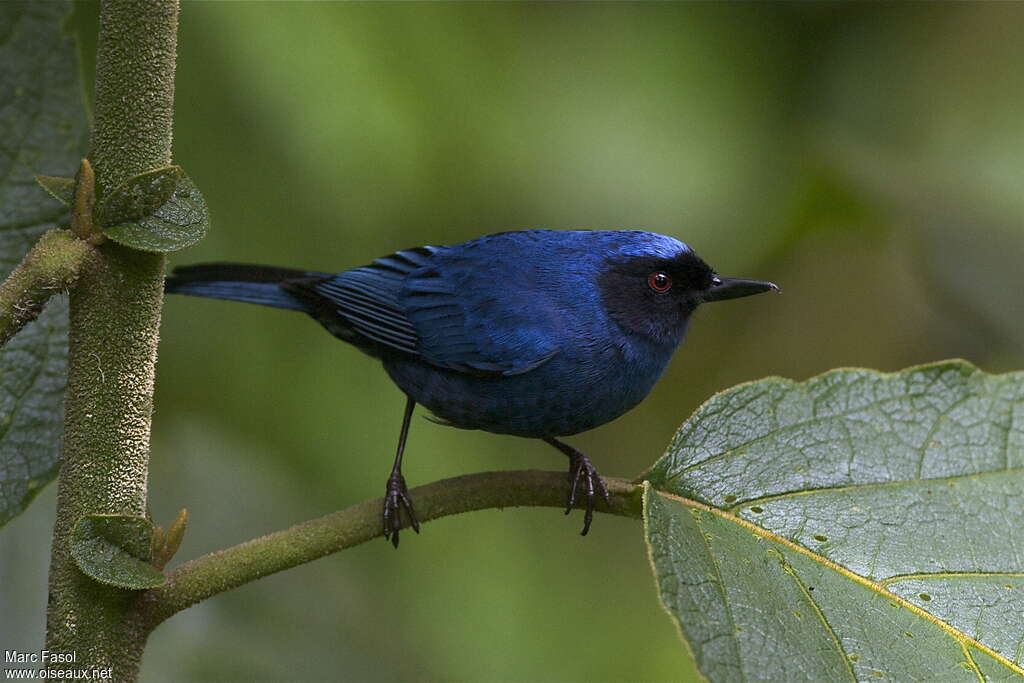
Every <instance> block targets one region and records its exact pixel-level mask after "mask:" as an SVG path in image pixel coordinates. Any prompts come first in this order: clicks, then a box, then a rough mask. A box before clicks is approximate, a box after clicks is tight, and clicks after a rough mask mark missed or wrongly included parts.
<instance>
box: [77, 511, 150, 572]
mask: <svg viewBox="0 0 1024 683" xmlns="http://www.w3.org/2000/svg"><path fill="white" fill-rule="evenodd" d="M152 538H153V525H152V524H151V523H150V521H149V520H148V519H146V518H145V517H133V516H131V515H85V516H83V517H82V518H81V519H79V520H78V522H77V523H76V524H75V528H74V531H73V532H72V537H71V556H72V557H73V558H74V560H75V564H77V565H78V568H79V569H81V570H82V571H83V572H84V573H85V574H86V575H87V576H89V577H90V578H92V579H94V580H96V581H99V582H100V583H105V584H108V585H111V586H117V587H119V588H126V589H129V590H145V589H147V588H155V587H157V586H160V585H163V583H164V581H165V580H166V579H165V577H164V575H163V573H161V572H160V570H158V569H157V568H156V567H154V566H153V565H152V564H150V563H149V555H150V552H151V546H152Z"/></svg>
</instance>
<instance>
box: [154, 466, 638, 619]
mask: <svg viewBox="0 0 1024 683" xmlns="http://www.w3.org/2000/svg"><path fill="white" fill-rule="evenodd" d="M604 482H605V485H606V486H607V487H608V493H609V495H610V496H611V503H610V505H606V504H605V503H604V501H598V503H597V511H599V512H606V513H610V514H614V515H620V516H623V517H634V518H639V517H640V514H641V506H642V503H641V494H640V488H639V487H638V486H637V485H636V484H635V483H633V482H630V481H628V480H625V479H616V478H612V477H606V478H605V480H604ZM565 496H566V478H565V473H564V472H540V471H537V470H522V471H517V472H482V473H480V474H470V475H465V476H462V477H455V478H453V479H444V480H442V481H437V482H434V483H432V484H427V485H426V486H420V487H418V488H415V489H413V490H412V491H411V497H412V499H413V500H414V501H415V503H416V514H417V517H419V519H420V521H421V522H428V521H430V520H433V519H438V518H440V517H446V516H448V515H457V514H459V513H462V512H470V511H473V510H484V509H488V508H506V507H517V506H527V505H528V506H544V507H564V506H565ZM382 505H383V500H382V499H380V498H378V499H376V500H370V501H366V502H363V503H359V504H358V505H353V506H352V507H350V508H346V509H344V510H340V511H338V512H334V513H332V514H329V515H326V516H324V517H320V518H319V519H314V520H310V521H308V522H303V523H302V524H297V525H296V526H293V527H291V528H289V529H285V530H284V531H278V532H276V533H273V534H270V535H267V536H263V537H261V538H257V539H253V540H251V541H247V542H245V543H241V544H239V545H236V546H233V547H231V548H227V549H225V550H220V551H217V552H214V553H210V554H209V555H204V556H202V557H200V558H197V559H195V560H192V561H190V562H187V563H185V564H183V565H181V566H179V567H178V568H176V569H175V570H174V571H173V572H171V573H170V575H168V577H167V583H166V584H164V585H163V586H161V587H160V588H155V589H153V590H151V591H147V593H146V594H145V595H144V597H143V598H142V602H141V604H140V605H139V609H140V610H141V613H142V622H143V628H144V629H146V630H151V629H153V628H155V627H156V626H157V625H159V624H160V623H161V622H162V621H164V620H165V619H167V618H168V617H170V616H172V615H174V614H176V613H178V612H180V611H181V610H183V609H185V608H187V607H190V606H192V605H194V604H196V603H197V602H200V601H202V600H205V599H207V598H209V597H212V596H214V595H217V594H218V593H223V592H225V591H228V590H231V589H232V588H238V587H239V586H242V585H244V584H247V583H249V582H250V581H255V580H256V579H259V578H261V577H264V576H267V575H269V574H273V573H275V572H279V571H282V570H285V569H290V568H292V567H296V566H298V565H300V564H305V563H306V562H311V561H313V560H315V559H318V558H320V557H323V556H325V555H330V554H331V553H335V552H338V551H339V550H344V549H346V548H351V547H353V546H356V545H359V544H360V543H365V542H366V541H369V540H371V539H374V538H376V537H378V536H382V535H383V533H384V529H383V524H382V521H381V508H382ZM406 526H407V525H406V524H403V528H405V527H406Z"/></svg>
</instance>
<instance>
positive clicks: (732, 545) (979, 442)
mask: <svg viewBox="0 0 1024 683" xmlns="http://www.w3.org/2000/svg"><path fill="white" fill-rule="evenodd" d="M645 478H646V479H648V481H649V483H648V484H646V491H645V499H644V519H645V528H646V536H647V540H648V544H649V550H650V555H651V562H652V566H653V568H654V572H655V576H656V578H657V583H658V587H659V591H660V595H661V599H662V602H663V603H664V605H665V607H666V608H667V609H668V611H669V613H670V614H671V615H672V616H673V617H674V619H675V620H676V621H677V623H678V624H679V626H680V629H681V632H682V634H683V636H684V638H685V640H686V641H687V642H688V643H689V645H690V647H691V648H692V649H693V652H694V654H695V656H696V658H697V662H698V666H699V667H700V669H701V670H702V671H703V673H704V674H705V675H706V676H707V677H708V678H709V679H710V680H712V681H732V680H745V679H750V678H767V679H770V680H786V681H797V680H811V681H822V680H828V681H833V680H881V679H885V680H895V681H905V680H931V681H958V680H963V681H978V680H1017V681H1021V680H1024V668H1022V663H1024V373H1014V374H1007V375H987V374H985V373H983V372H981V371H980V370H978V369H977V368H975V367H973V366H971V365H969V364H967V363H963V362H959V361H957V362H946V363H940V364H936V365H929V366H922V367H917V368H911V369H909V370H906V371H903V372H900V373H896V374H883V373H879V372H873V371H869V370H837V371H834V372H830V373H827V374H825V375H821V376H819V377H815V378H813V379H810V380H808V381H806V382H803V383H797V382H791V381H787V380H782V379H774V378H773V379H766V380H762V381H759V382H752V383H750V384H745V385H741V386H738V387H735V388H733V389H730V390H729V391H726V392H723V393H721V394H718V395H717V396H715V397H713V398H712V399H711V400H709V401H708V402H707V403H705V404H704V405H703V406H702V407H701V408H700V409H699V410H698V411H697V413H696V414H695V415H694V416H693V417H691V418H690V419H689V420H688V421H687V422H686V423H685V424H684V425H683V426H682V428H681V429H680V430H679V432H678V433H677V434H676V436H675V439H674V440H673V442H672V445H671V446H670V447H669V449H668V452H667V453H666V454H665V456H664V457H662V459H661V460H659V461H658V462H657V463H656V464H655V466H654V467H653V468H652V469H651V470H650V472H648V473H647V475H646V477H645Z"/></svg>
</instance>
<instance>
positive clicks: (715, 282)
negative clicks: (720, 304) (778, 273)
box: [704, 275, 782, 301]
mask: <svg viewBox="0 0 1024 683" xmlns="http://www.w3.org/2000/svg"><path fill="white" fill-rule="evenodd" d="M767 291H773V292H779V291H782V290H780V289H779V287H778V285H776V284H775V283H774V282H765V281H764V280H744V279H743V278H738V277H718V276H717V275H716V276H715V277H714V278H713V279H712V280H711V288H710V289H708V290H707V291H706V292H704V301H725V300H726V299H738V298H740V297H741V296H750V295H752V294H760V293H761V292H767Z"/></svg>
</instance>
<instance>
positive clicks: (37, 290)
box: [0, 230, 93, 346]
mask: <svg viewBox="0 0 1024 683" xmlns="http://www.w3.org/2000/svg"><path fill="white" fill-rule="evenodd" d="M92 254H93V249H92V247H91V246H90V245H89V244H88V243H87V242H84V241H83V240H80V239H78V238H76V237H75V236H74V235H72V234H71V233H70V232H68V231H67V230H51V231H49V232H47V233H46V234H44V235H43V236H42V237H40V238H39V241H38V242H37V243H36V245H35V246H34V247H32V250H31V251H29V252H28V254H27V255H26V256H25V258H24V260H22V262H21V264H20V265H19V266H18V267H17V268H15V269H14V271H13V272H12V273H11V274H10V276H9V277H8V278H7V279H6V280H5V281H4V283H3V284H2V285H0V346H3V345H4V344H6V343H7V342H8V341H10V339H11V337H13V336H14V335H15V334H17V333H18V331H19V330H20V329H21V328H22V327H24V326H25V325H27V324H28V323H30V322H32V321H33V320H35V319H36V316H38V315H39V313H40V312H41V311H42V310H43V306H44V305H45V304H46V302H47V300H48V299H49V298H50V297H51V296H53V295H54V294H57V293H58V292H63V291H66V290H67V289H68V287H70V286H71V285H72V283H74V282H75V280H76V279H77V278H78V273H79V271H80V269H81V268H82V264H83V263H84V262H85V260H86V259H87V258H89V256H90V255H92Z"/></svg>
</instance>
